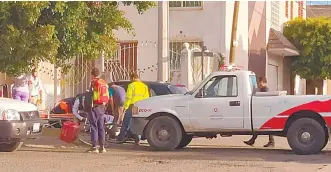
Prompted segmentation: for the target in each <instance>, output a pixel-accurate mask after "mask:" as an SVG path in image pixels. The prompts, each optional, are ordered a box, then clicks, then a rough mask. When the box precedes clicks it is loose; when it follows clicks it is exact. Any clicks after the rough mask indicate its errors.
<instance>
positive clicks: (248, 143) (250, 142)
mask: <svg viewBox="0 0 331 172" xmlns="http://www.w3.org/2000/svg"><path fill="white" fill-rule="evenodd" d="M244 143H245V144H246V145H249V146H253V145H254V143H255V142H254V141H251V140H248V141H244Z"/></svg>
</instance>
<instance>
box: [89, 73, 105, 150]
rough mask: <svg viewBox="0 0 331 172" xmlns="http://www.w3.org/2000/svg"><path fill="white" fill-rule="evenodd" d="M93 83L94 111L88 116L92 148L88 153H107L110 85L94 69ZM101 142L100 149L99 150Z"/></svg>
mask: <svg viewBox="0 0 331 172" xmlns="http://www.w3.org/2000/svg"><path fill="white" fill-rule="evenodd" d="M91 74H92V77H93V79H92V82H91V90H92V99H93V100H92V109H91V111H90V112H89V114H88V117H87V118H88V120H89V123H90V127H91V142H92V148H91V149H89V150H88V151H87V152H91V153H105V152H106V149H105V147H104V146H105V111H106V106H105V105H106V104H107V103H108V101H109V92H108V84H107V82H106V81H105V80H103V79H101V78H100V71H99V69H97V68H94V69H93V70H92V72H91ZM97 142H99V145H100V149H98V148H97Z"/></svg>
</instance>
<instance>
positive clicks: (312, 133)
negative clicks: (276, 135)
mask: <svg viewBox="0 0 331 172" xmlns="http://www.w3.org/2000/svg"><path fill="white" fill-rule="evenodd" d="M325 135H326V133H325V130H324V128H323V126H322V125H321V124H320V123H319V122H317V121H316V120H314V119H311V118H300V119H297V120H296V121H294V122H293V123H292V124H291V125H290V126H289V128H288V131H287V141H288V143H289V145H290V147H291V148H292V150H293V151H294V152H295V153H296V154H299V155H310V154H317V153H319V152H320V151H321V150H322V149H323V148H324V147H325V145H326V144H325V143H326V137H325Z"/></svg>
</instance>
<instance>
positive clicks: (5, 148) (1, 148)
mask: <svg viewBox="0 0 331 172" xmlns="http://www.w3.org/2000/svg"><path fill="white" fill-rule="evenodd" d="M22 144H23V142H12V143H10V144H6V143H4V144H0V152H15V151H17V150H18V149H19V148H20V147H21V146H22Z"/></svg>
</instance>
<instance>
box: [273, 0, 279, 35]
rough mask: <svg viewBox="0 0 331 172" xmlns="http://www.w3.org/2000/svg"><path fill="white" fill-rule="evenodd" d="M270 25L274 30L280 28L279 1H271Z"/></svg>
mask: <svg viewBox="0 0 331 172" xmlns="http://www.w3.org/2000/svg"><path fill="white" fill-rule="evenodd" d="M271 27H272V28H274V29H276V30H280V22H279V1H272V2H271Z"/></svg>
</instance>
